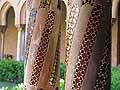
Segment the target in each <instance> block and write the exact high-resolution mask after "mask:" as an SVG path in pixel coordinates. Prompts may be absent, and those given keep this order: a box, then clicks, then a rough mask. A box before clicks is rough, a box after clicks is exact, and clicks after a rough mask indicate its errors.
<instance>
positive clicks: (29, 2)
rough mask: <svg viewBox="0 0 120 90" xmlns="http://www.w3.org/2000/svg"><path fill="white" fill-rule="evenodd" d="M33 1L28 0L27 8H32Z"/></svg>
mask: <svg viewBox="0 0 120 90" xmlns="http://www.w3.org/2000/svg"><path fill="white" fill-rule="evenodd" d="M32 1H33V0H27V8H28V9H29V10H30V9H31V8H32Z"/></svg>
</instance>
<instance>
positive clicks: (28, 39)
mask: <svg viewBox="0 0 120 90" xmlns="http://www.w3.org/2000/svg"><path fill="white" fill-rule="evenodd" d="M36 14H37V10H36V9H35V8H33V9H31V10H30V16H29V22H28V27H27V37H26V47H25V49H26V50H25V57H26V60H27V58H28V54H29V47H30V43H31V38H32V33H33V28H34V25H35V21H36Z"/></svg>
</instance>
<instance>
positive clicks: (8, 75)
mask: <svg viewBox="0 0 120 90" xmlns="http://www.w3.org/2000/svg"><path fill="white" fill-rule="evenodd" d="M23 79H24V63H23V62H18V61H15V60H0V81H3V82H11V83H21V82H23Z"/></svg>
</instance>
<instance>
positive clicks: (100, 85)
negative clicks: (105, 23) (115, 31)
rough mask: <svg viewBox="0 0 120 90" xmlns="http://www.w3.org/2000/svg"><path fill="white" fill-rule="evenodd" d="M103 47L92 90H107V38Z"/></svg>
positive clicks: (108, 66) (109, 48) (108, 72)
mask: <svg viewBox="0 0 120 90" xmlns="http://www.w3.org/2000/svg"><path fill="white" fill-rule="evenodd" d="M104 45H105V46H104V49H103V55H102V56H101V58H100V62H99V65H98V67H97V79H96V83H95V87H94V89H93V90H108V89H107V88H106V85H107V83H106V82H107V80H108V79H109V77H110V73H111V72H110V71H111V68H110V67H111V61H110V60H111V56H110V55H111V40H110V39H109V37H107V39H106V41H105V44H104Z"/></svg>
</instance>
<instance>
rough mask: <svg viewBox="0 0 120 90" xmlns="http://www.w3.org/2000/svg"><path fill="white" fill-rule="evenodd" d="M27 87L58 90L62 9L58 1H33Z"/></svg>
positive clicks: (28, 35) (29, 23)
mask: <svg viewBox="0 0 120 90" xmlns="http://www.w3.org/2000/svg"><path fill="white" fill-rule="evenodd" d="M28 6H29V7H28V9H30V10H29V12H28V13H30V14H29V16H28V17H29V19H28V23H27V39H26V42H27V43H26V46H27V47H26V48H27V49H26V59H27V63H26V68H25V80H24V84H25V89H26V90H58V85H59V83H58V82H59V69H58V68H59V58H60V55H59V53H60V52H59V48H60V35H59V34H60V32H59V24H60V17H59V16H60V11H59V10H58V7H57V6H59V5H58V1H57V0H29V1H28Z"/></svg>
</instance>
